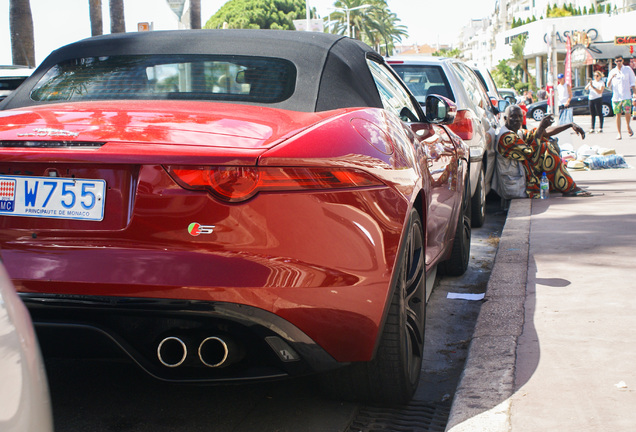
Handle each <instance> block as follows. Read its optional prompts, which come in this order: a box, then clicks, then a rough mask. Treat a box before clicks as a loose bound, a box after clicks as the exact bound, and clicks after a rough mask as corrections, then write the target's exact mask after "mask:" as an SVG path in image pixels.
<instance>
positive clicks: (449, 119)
mask: <svg viewBox="0 0 636 432" xmlns="http://www.w3.org/2000/svg"><path fill="white" fill-rule="evenodd" d="M424 112H425V114H426V121H428V122H429V123H433V124H451V123H453V122H454V121H455V116H456V115H457V105H455V102H453V101H452V100H450V99H448V98H446V97H444V96H440V95H428V96H426V102H425V103H424Z"/></svg>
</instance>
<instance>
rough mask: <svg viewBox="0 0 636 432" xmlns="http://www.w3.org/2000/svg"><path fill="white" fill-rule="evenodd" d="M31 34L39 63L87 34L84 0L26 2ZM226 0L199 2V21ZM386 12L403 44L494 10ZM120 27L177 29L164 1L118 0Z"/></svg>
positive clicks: (0, 37)
mask: <svg viewBox="0 0 636 432" xmlns="http://www.w3.org/2000/svg"><path fill="white" fill-rule="evenodd" d="M30 1H31V13H32V15H33V26H34V36H35V61H36V63H37V64H39V63H40V62H41V61H42V60H44V58H45V57H46V56H47V55H48V54H49V53H50V52H51V51H53V50H54V49H56V48H58V47H61V46H63V45H66V44H68V43H71V42H74V41H76V40H80V39H83V38H86V37H90V22H89V18H88V0H30ZM225 1H226V0H201V20H202V22H203V24H205V21H207V19H208V18H209V17H211V16H212V15H214V13H215V12H216V11H217V10H218V9H219V8H220V7H221V6H223V4H224V3H225ZM308 2H309V6H310V7H311V8H314V7H315V8H316V10H317V12H318V14H319V15H320V16H322V17H326V16H327V15H328V14H329V12H330V10H329V8H331V7H333V4H334V2H335V0H308ZM387 3H388V6H389V9H390V10H391V12H394V13H395V14H397V16H398V18H399V19H400V24H402V25H404V26H406V27H407V28H408V33H409V38H408V39H405V40H403V43H404V44H411V43H417V44H420V45H421V44H425V43H426V44H429V45H435V44H438V43H439V44H451V43H453V42H454V41H455V39H456V35H457V34H458V33H459V31H460V30H461V28H462V27H463V26H465V25H467V24H468V23H469V22H470V20H471V19H476V18H483V17H485V16H488V15H490V14H491V13H492V11H493V10H494V4H495V0H454V1H452V2H448V3H446V2H445V1H431V0H419V1H418V0H388V1H387ZM102 4H103V8H104V10H103V13H102V15H103V21H104V33H105V34H106V33H110V22H109V17H108V0H102ZM445 4H448V5H450V7H446V6H445ZM0 11H2V13H0V64H11V63H12V60H11V42H10V33H9V0H0ZM124 17H125V20H126V31H127V32H133V31H137V23H139V22H153V24H154V29H155V30H168V29H174V28H177V18H176V15H175V14H174V13H173V12H172V11H171V10H170V8H169V6H168V3H167V1H166V0H124Z"/></svg>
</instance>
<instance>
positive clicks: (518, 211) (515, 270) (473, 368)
mask: <svg viewBox="0 0 636 432" xmlns="http://www.w3.org/2000/svg"><path fill="white" fill-rule="evenodd" d="M531 214H532V200H531V199H515V200H512V201H511V202H510V208H509V209H508V215H507V217H506V223H505V225H504V229H503V231H502V234H501V238H500V240H499V247H498V248H497V255H496V257H495V261H494V265H493V269H492V272H491V274H490V279H489V281H488V286H487V288H486V296H485V302H484V303H483V304H482V306H481V309H480V311H479V316H478V318H477V322H476V324H475V331H474V333H473V337H472V341H471V343H470V347H469V349H468V355H467V358H466V365H465V367H464V371H463V372H462V375H461V377H460V381H459V384H458V386H457V391H456V392H455V397H454V398H453V403H452V406H451V411H450V414H449V418H448V423H447V426H446V432H474V431H481V432H508V431H510V429H511V424H510V405H511V400H510V398H511V396H512V395H513V394H514V381H515V361H516V350H517V340H518V338H519V336H521V332H522V331H523V324H524V315H525V312H524V303H525V299H526V283H527V275H528V254H529V236H530V216H531Z"/></svg>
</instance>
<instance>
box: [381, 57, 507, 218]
mask: <svg viewBox="0 0 636 432" xmlns="http://www.w3.org/2000/svg"><path fill="white" fill-rule="evenodd" d="M387 63H388V64H389V65H391V67H392V68H393V69H395V71H396V72H397V74H398V75H399V76H400V78H402V80H403V81H404V82H405V83H406V85H407V86H408V87H409V89H410V90H411V92H412V93H413V95H414V96H415V98H416V99H417V100H418V101H419V102H420V104H422V103H424V101H425V99H426V96H427V95H428V94H438V95H441V96H444V97H447V98H448V99H450V100H452V101H453V102H455V104H456V105H457V115H456V117H455V121H454V122H453V123H452V124H451V125H449V128H450V129H451V130H452V131H453V132H455V133H456V134H457V135H459V136H460V138H462V139H463V140H464V142H465V143H466V144H467V145H468V146H469V147H470V186H471V197H472V201H471V224H472V226H473V227H480V226H482V225H483V224H484V221H485V219H486V195H487V194H488V192H490V183H491V181H492V176H493V172H494V169H495V147H494V145H495V137H496V136H497V131H498V128H499V120H498V118H497V115H498V114H499V109H498V108H496V107H495V106H494V105H493V104H492V102H491V100H490V97H489V95H488V94H487V93H486V89H485V88H484V86H483V84H482V83H481V82H480V80H479V78H478V77H477V75H476V74H475V72H474V70H473V69H472V68H471V67H469V66H468V65H467V64H466V63H464V62H463V61H461V60H459V59H455V58H445V57H428V56H394V57H390V58H388V59H387ZM501 102H503V103H504V104H506V102H504V101H501ZM501 107H502V108H501V109H503V107H504V105H501Z"/></svg>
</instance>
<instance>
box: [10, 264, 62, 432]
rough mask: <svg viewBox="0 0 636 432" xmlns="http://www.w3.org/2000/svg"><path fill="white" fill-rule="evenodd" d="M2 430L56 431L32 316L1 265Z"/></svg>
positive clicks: (11, 431) (17, 431)
mask: <svg viewBox="0 0 636 432" xmlns="http://www.w3.org/2000/svg"><path fill="white" fill-rule="evenodd" d="M0 431H2V432H51V431H53V415H52V411H51V400H50V398H49V389H48V383H47V379H46V372H45V370H44V366H43V363H42V356H41V354H40V347H39V345H38V340H37V337H36V336H35V332H34V330H33V324H32V323H31V317H30V316H29V312H28V311H27V309H26V307H25V306H24V304H23V303H22V301H21V300H20V298H19V297H18V295H17V294H16V292H15V289H14V288H13V284H12V283H11V280H10V279H9V276H8V275H7V272H6V271H5V269H4V267H3V266H2V265H1V264H0Z"/></svg>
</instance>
